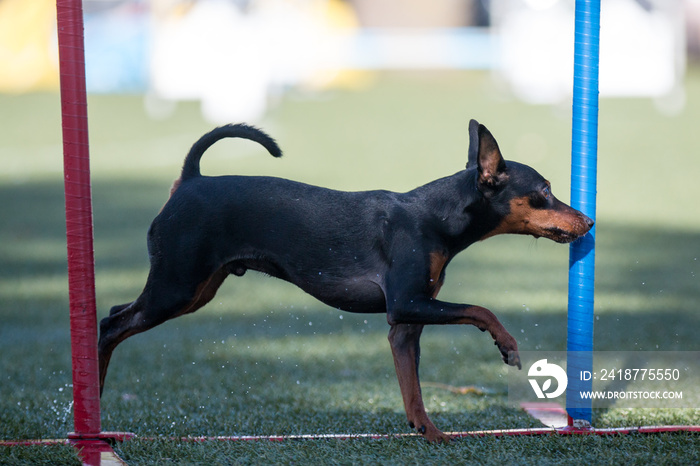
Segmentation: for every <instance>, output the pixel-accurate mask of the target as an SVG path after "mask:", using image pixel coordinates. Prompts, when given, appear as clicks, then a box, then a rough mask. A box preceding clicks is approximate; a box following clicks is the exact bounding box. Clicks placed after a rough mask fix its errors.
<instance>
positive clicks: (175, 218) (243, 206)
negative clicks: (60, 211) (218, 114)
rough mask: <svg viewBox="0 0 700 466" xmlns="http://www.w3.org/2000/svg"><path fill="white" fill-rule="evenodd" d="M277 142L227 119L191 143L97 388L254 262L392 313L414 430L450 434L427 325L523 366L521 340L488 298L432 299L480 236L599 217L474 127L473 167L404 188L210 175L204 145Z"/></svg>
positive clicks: (103, 341) (109, 323) (112, 335)
mask: <svg viewBox="0 0 700 466" xmlns="http://www.w3.org/2000/svg"><path fill="white" fill-rule="evenodd" d="M227 137H238V138H245V139H250V140H253V141H256V142H258V143H260V144H262V145H263V146H264V147H265V148H266V149H267V150H268V151H269V152H270V153H271V154H272V155H273V156H275V157H279V156H280V155H281V151H280V149H279V147H278V146H277V144H276V143H275V141H274V140H273V139H272V138H270V137H269V136H267V135H266V134H265V133H263V132H262V131H260V130H257V129H255V128H253V127H250V126H246V125H229V126H223V127H220V128H217V129H215V130H213V131H211V132H210V133H208V134H206V135H204V136H203V137H202V138H201V139H200V140H199V141H197V143H195V144H194V146H192V149H191V150H190V152H189V154H188V155H187V158H186V159H185V163H184V167H183V169H182V175H181V176H180V178H179V179H178V180H177V181H176V182H175V185H174V186H173V189H172V191H171V196H170V199H169V200H168V202H167V203H166V204H165V206H164V207H163V209H162V211H161V212H160V214H159V215H158V216H157V217H156V218H155V220H154V221H153V224H152V225H151V228H150V231H149V232H148V250H149V254H150V260H151V270H150V273H149V276H148V280H147V282H146V286H145V288H144V290H143V292H142V293H141V295H140V296H139V297H138V298H137V299H136V301H134V302H132V303H129V304H124V305H121V306H115V307H113V308H112V310H111V311H110V315H109V317H106V318H104V319H103V320H102V322H101V324H100V339H99V362H100V389H101V390H102V389H103V388H104V380H105V375H106V373H107V366H108V365H109V360H110V357H111V356H112V352H113V351H114V348H115V347H116V346H117V345H118V344H119V343H121V342H122V341H124V340H125V339H126V338H128V337H130V336H132V335H134V334H137V333H140V332H143V331H146V330H148V329H150V328H153V327H155V326H156V325H159V324H161V323H163V322H165V321H166V320H169V319H173V318H175V317H178V316H181V315H183V314H187V313H191V312H194V311H196V310H197V309H199V308H201V307H202V306H204V305H205V304H206V303H208V302H209V301H210V300H211V299H212V298H213V297H214V295H215V293H216V291H217V289H218V288H219V286H220V285H221V283H222V282H223V281H224V279H226V277H227V276H228V275H230V274H233V275H237V276H242V275H243V274H244V273H245V272H246V271H247V270H249V269H250V270H257V271H260V272H263V273H266V274H268V275H271V276H273V277H277V278H281V279H283V280H287V281H289V282H291V283H294V284H295V285H297V286H298V287H300V288H301V289H302V290H304V291H306V292H307V293H309V294H311V295H312V296H314V297H316V298H318V299H319V300H320V301H322V302H324V303H326V304H328V305H329V306H333V307H336V308H338V309H342V310H345V311H350V312H358V313H386V315H387V321H388V323H389V325H390V327H391V329H390V330H389V342H390V343H391V350H392V353H393V355H394V363H395V365H396V373H397V375H398V379H399V385H400V387H401V394H402V396H403V401H404V407H405V409H406V414H407V415H408V421H409V424H410V425H411V427H415V428H417V429H418V432H420V433H421V434H423V435H424V436H425V437H426V438H427V439H428V440H430V441H436V440H437V441H445V440H448V439H449V437H448V436H447V435H445V434H444V433H443V432H441V431H440V430H439V429H438V428H437V427H435V425H434V424H433V423H432V422H431V421H430V419H429V418H428V415H427V414H426V412H425V408H424V406H423V400H422V398H421V389H420V384H419V381H418V362H419V353H420V347H419V340H420V336H421V331H422V330H423V326H424V325H439V324H471V325H475V326H476V327H478V328H479V329H480V330H482V331H488V332H489V333H490V334H491V336H492V337H493V339H494V340H495V344H496V345H497V346H498V349H499V350H500V352H501V355H502V357H503V360H504V361H505V362H506V363H509V364H511V365H517V366H518V367H520V360H519V357H518V347H517V343H516V341H515V339H514V338H513V337H512V336H511V335H510V334H509V333H508V332H507V331H506V329H505V328H504V327H503V325H501V323H500V322H499V321H498V319H497V318H496V316H495V315H494V314H493V313H492V312H491V311H489V310H487V309H484V308H483V307H479V306H474V305H471V304H453V303H448V302H443V301H439V300H438V299H436V296H437V294H438V292H439V291H440V286H441V285H442V283H443V280H444V278H445V268H446V267H447V265H448V264H449V263H450V260H451V259H452V258H453V257H454V256H455V255H456V254H457V253H459V252H460V251H462V250H463V249H465V248H466V247H468V246H469V245H471V244H472V243H474V242H476V241H480V240H483V239H485V238H489V237H491V236H494V235H498V234H502V233H516V234H527V235H532V236H535V237H545V238H549V239H552V240H554V241H557V242H560V243H566V242H571V241H573V240H575V239H577V238H579V237H580V236H582V235H584V234H586V233H587V232H588V230H589V229H590V228H591V226H592V225H593V221H592V220H591V219H589V218H588V217H586V216H585V215H583V214H582V213H581V212H579V211H577V210H574V209H572V208H571V207H569V206H567V205H566V204H563V203H562V202H560V201H558V200H557V199H556V198H555V197H554V195H553V194H552V192H551V190H550V184H549V182H548V181H547V180H545V179H544V178H543V177H542V176H540V175H539V174H538V173H537V172H536V171H535V170H533V169H532V168H530V167H528V166H526V165H522V164H519V163H516V162H510V161H509V162H506V161H504V160H503V157H502V156H501V152H500V150H499V148H498V144H497V143H496V140H495V139H494V138H493V136H492V135H491V133H490V132H489V131H488V130H487V129H486V127H484V126H483V125H480V124H479V123H478V122H476V121H474V120H472V121H471V122H470V124H469V138H470V142H469V159H468V163H467V167H466V170H462V171H460V172H458V173H456V174H454V175H452V176H448V177H446V178H442V179H438V180H436V181H433V182H431V183H428V184H426V185H425V186H421V187H419V188H416V189H414V190H413V191H410V192H407V193H394V192H389V191H367V192H340V191H333V190H330V189H325V188H320V187H316V186H310V185H306V184H302V183H298V182H294V181H289V180H286V179H279V178H270V177H247V176H220V177H208V176H202V175H201V174H200V170H199V161H200V158H201V157H202V154H203V153H204V151H205V150H206V149H207V148H209V147H210V146H211V145H212V144H214V143H215V142H216V141H218V140H219V139H222V138H227Z"/></svg>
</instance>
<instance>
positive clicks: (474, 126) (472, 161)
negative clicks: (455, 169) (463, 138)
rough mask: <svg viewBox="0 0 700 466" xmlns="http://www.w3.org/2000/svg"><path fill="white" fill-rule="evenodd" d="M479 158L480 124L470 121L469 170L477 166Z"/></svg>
mask: <svg viewBox="0 0 700 466" xmlns="http://www.w3.org/2000/svg"><path fill="white" fill-rule="evenodd" d="M478 157H479V122H478V121H476V120H470V121H469V157H468V158H467V169H470V168H472V167H476V166H477V161H476V159H477V158H478Z"/></svg>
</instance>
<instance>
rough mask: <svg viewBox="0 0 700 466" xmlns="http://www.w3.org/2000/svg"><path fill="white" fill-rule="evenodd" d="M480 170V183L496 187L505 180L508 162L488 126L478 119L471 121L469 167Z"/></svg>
mask: <svg viewBox="0 0 700 466" xmlns="http://www.w3.org/2000/svg"><path fill="white" fill-rule="evenodd" d="M474 166H476V167H477V168H478V170H479V184H480V185H484V186H490V187H496V186H498V185H499V184H500V183H501V182H503V181H505V180H506V178H507V175H506V173H505V170H506V162H505V160H503V156H502V155H501V150H500V149H499V148H498V143H497V142H496V139H495V138H494V137H493V135H492V134H491V132H490V131H489V130H488V129H487V128H486V126H484V125H481V124H479V122H477V121H476V120H471V121H470V122H469V160H468V162H467V168H472V167H474Z"/></svg>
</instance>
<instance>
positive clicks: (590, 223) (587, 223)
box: [581, 214, 595, 229]
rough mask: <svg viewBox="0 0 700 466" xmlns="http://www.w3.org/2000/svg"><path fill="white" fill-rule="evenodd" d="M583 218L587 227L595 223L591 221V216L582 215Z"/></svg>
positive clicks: (591, 226)
mask: <svg viewBox="0 0 700 466" xmlns="http://www.w3.org/2000/svg"><path fill="white" fill-rule="evenodd" d="M581 215H583V214H581ZM583 220H584V221H585V222H586V225H588V228H589V229H590V228H593V225H594V224H595V222H594V221H593V219H592V218H589V217H588V216H586V215H583Z"/></svg>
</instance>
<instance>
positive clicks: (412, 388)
mask: <svg viewBox="0 0 700 466" xmlns="http://www.w3.org/2000/svg"><path fill="white" fill-rule="evenodd" d="M422 331H423V326H422V325H412V324H398V325H392V326H391V330H390V331H389V343H390V344H391V352H392V354H393V355H394V365H395V366H396V375H397V376H398V379H399V387H401V396H402V397H403V404H404V408H405V409H406V416H407V417H408V423H409V425H410V426H411V428H416V429H418V432H420V433H421V434H423V436H424V437H425V438H426V439H427V440H428V441H429V442H436V441H437V442H448V441H449V440H450V436H449V435H446V434H444V433H443V432H441V431H440V430H439V429H438V428H437V427H435V425H434V424H433V423H432V421H431V420H430V418H429V417H428V415H427V414H426V412H425V406H424V405H423V396H422V394H421V389H420V382H419V380H418V363H419V360H420V335H421V332H422Z"/></svg>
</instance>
